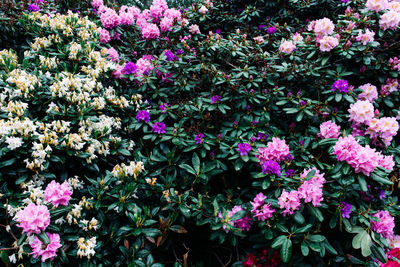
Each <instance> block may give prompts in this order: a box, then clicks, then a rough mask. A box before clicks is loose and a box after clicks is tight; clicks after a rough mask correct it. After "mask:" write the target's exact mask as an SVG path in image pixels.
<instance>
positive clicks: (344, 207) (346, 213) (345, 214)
mask: <svg viewBox="0 0 400 267" xmlns="http://www.w3.org/2000/svg"><path fill="white" fill-rule="evenodd" d="M339 208H340V213H341V214H342V218H347V219H350V213H351V205H350V204H348V203H346V202H340V204H339Z"/></svg>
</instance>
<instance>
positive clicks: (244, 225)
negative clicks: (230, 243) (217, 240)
mask: <svg viewBox="0 0 400 267" xmlns="http://www.w3.org/2000/svg"><path fill="white" fill-rule="evenodd" d="M243 210H244V209H243V208H242V207H241V206H239V205H236V206H234V207H233V208H232V210H231V211H228V219H230V218H231V217H232V216H233V215H234V214H235V213H237V212H239V211H243ZM218 217H219V218H224V216H223V215H222V213H221V212H220V213H219V214H218ZM252 223H253V221H252V220H251V218H250V216H249V214H246V215H245V216H244V217H243V218H241V219H238V220H234V221H230V222H229V224H230V225H232V226H233V227H237V228H240V229H241V230H242V231H249V230H250V228H251V225H252ZM222 228H223V229H224V230H225V232H228V231H229V230H228V229H226V228H227V227H226V225H224V226H223V227H222Z"/></svg>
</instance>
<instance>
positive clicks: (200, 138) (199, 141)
mask: <svg viewBox="0 0 400 267" xmlns="http://www.w3.org/2000/svg"><path fill="white" fill-rule="evenodd" d="M194 140H195V141H196V144H202V143H203V140H204V134H202V133H198V134H196V137H195V138H194Z"/></svg>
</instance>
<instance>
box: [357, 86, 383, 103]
mask: <svg viewBox="0 0 400 267" xmlns="http://www.w3.org/2000/svg"><path fill="white" fill-rule="evenodd" d="M359 88H360V89H361V90H362V93H361V94H359V95H358V99H360V100H368V101H369V102H371V103H373V102H374V101H375V100H376V99H377V98H378V90H377V89H376V86H374V85H372V84H370V83H367V84H364V85H361V86H359Z"/></svg>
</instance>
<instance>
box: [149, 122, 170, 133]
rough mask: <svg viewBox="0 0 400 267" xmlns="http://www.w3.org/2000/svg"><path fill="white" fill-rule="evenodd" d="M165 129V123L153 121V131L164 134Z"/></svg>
mask: <svg viewBox="0 0 400 267" xmlns="http://www.w3.org/2000/svg"><path fill="white" fill-rule="evenodd" d="M166 129H167V127H166V126H165V123H163V122H155V123H154V124H153V129H152V131H153V132H154V133H158V134H165V133H166Z"/></svg>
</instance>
